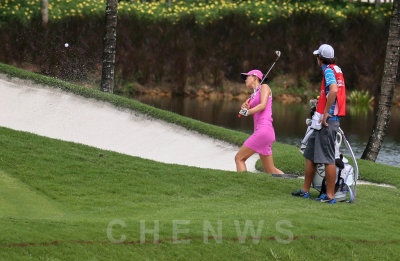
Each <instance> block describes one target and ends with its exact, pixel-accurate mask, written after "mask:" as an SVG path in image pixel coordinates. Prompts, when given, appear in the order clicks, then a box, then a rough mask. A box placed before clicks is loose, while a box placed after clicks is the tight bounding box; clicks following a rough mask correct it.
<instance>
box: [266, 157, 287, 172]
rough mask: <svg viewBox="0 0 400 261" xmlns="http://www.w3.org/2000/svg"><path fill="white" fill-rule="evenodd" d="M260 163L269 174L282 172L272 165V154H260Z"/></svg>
mask: <svg viewBox="0 0 400 261" xmlns="http://www.w3.org/2000/svg"><path fill="white" fill-rule="evenodd" d="M260 159H261V163H262V165H263V168H264V171H265V173H270V174H284V173H283V172H282V171H281V170H280V169H277V168H276V167H275V165H274V159H273V158H272V155H261V154H260Z"/></svg>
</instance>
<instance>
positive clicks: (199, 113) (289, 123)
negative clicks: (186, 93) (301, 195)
mask: <svg viewBox="0 0 400 261" xmlns="http://www.w3.org/2000/svg"><path fill="white" fill-rule="evenodd" d="M135 98H136V99H137V100H139V101H141V102H143V103H146V104H149V105H152V106H154V107H157V108H160V109H163V110H169V111H173V112H175V113H178V114H181V115H184V116H187V117H190V118H193V119H197V120H200V121H204V122H208V123H211V124H214V125H218V126H222V127H225V128H229V129H234V130H239V131H244V132H247V133H251V132H252V131H253V120H252V117H242V118H240V119H239V118H238V117H237V114H238V111H239V109H240V105H241V104H242V102H243V101H239V100H228V99H226V100H218V101H214V100H203V99H200V98H190V97H159V96H148V95H147V96H137V97H135ZM272 111H273V118H274V127H275V132H276V139H277V141H279V142H282V143H286V144H291V145H298V144H299V142H300V140H301V139H302V138H303V136H304V133H305V130H306V127H305V119H306V118H307V117H309V107H308V105H307V104H283V103H279V102H274V103H273V105H272ZM375 114H376V110H375V109H373V108H368V107H366V108H361V109H359V108H358V109H357V108H354V107H352V106H348V107H347V116H346V117H345V118H344V119H343V120H342V122H341V127H342V129H343V131H344V132H345V134H346V137H347V138H348V140H349V141H350V144H351V146H352V148H353V150H354V153H355V154H356V157H360V156H361V154H362V152H363V151H364V148H365V146H366V145H367V142H368V139H369V136H370V134H371V131H372V128H373V124H374V120H375ZM399 129H400V109H399V108H398V107H394V108H393V109H392V116H391V122H390V127H389V129H388V134H387V136H386V138H385V140H384V143H383V146H382V149H381V151H380V153H379V156H378V159H377V162H380V163H384V164H389V165H393V166H399V167H400V155H399V149H400V136H399V135H398V134H399Z"/></svg>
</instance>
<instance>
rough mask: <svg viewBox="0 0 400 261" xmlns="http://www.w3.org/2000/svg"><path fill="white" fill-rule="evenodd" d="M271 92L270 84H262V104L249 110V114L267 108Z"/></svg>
mask: <svg viewBox="0 0 400 261" xmlns="http://www.w3.org/2000/svg"><path fill="white" fill-rule="evenodd" d="M270 94H271V89H270V88H269V87H268V85H266V84H263V85H261V90H260V104H258V105H257V106H255V107H254V108H251V109H250V110H249V115H252V114H254V113H257V112H259V111H262V110H265V108H266V107H267V102H268V97H269V96H270Z"/></svg>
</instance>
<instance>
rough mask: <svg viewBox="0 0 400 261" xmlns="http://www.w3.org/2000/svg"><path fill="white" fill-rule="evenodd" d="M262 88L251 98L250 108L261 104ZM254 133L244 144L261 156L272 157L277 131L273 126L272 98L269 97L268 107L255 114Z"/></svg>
mask: <svg viewBox="0 0 400 261" xmlns="http://www.w3.org/2000/svg"><path fill="white" fill-rule="evenodd" d="M260 99H261V86H259V87H258V88H257V90H256V92H255V93H254V94H253V95H252V96H251V97H250V101H249V103H250V108H254V107H255V106H257V105H258V104H260ZM253 117H254V133H253V134H252V135H251V136H250V137H249V138H248V139H247V140H246V141H245V142H244V145H245V146H246V147H247V148H250V149H252V150H254V151H255V152H257V153H259V154H261V155H272V143H274V141H275V131H274V127H273V126H272V121H273V119H272V96H269V97H268V101H267V107H266V108H265V109H264V110H262V111H259V112H257V113H255V114H253Z"/></svg>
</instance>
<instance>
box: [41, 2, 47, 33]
mask: <svg viewBox="0 0 400 261" xmlns="http://www.w3.org/2000/svg"><path fill="white" fill-rule="evenodd" d="M40 13H41V14H42V25H43V26H44V27H47V23H48V22H49V0H40Z"/></svg>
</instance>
